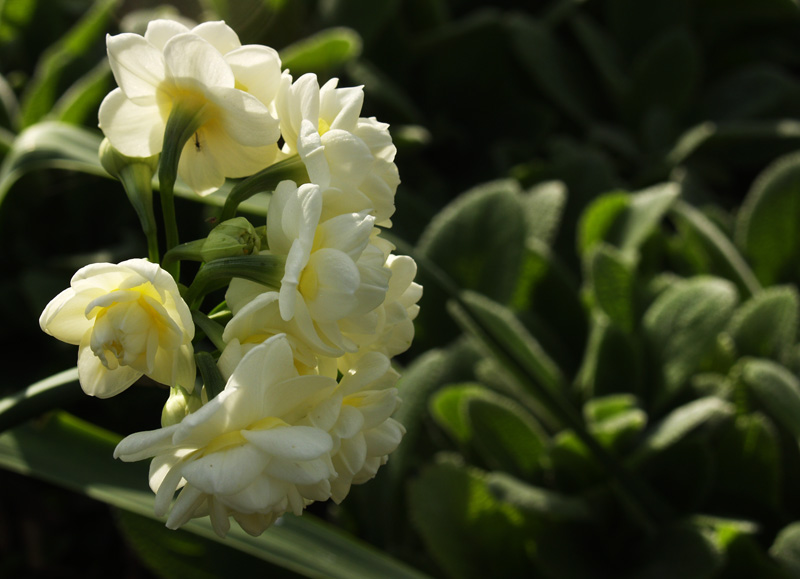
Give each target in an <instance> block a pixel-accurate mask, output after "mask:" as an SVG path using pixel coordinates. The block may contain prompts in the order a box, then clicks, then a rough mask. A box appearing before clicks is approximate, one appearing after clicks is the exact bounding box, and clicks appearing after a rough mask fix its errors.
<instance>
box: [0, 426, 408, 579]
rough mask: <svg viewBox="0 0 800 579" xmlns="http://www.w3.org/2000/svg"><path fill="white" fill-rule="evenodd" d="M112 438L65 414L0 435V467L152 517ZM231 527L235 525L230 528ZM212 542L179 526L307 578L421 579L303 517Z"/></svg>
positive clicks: (143, 469) (137, 469)
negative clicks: (254, 533) (261, 531)
mask: <svg viewBox="0 0 800 579" xmlns="http://www.w3.org/2000/svg"><path fill="white" fill-rule="evenodd" d="M118 440H119V437H118V436H117V435H115V434H113V433H111V432H108V431H106V430H103V429H101V428H99V427H97V426H94V425H92V424H89V423H87V422H84V421H82V420H81V419H79V418H76V417H74V416H72V415H70V414H67V413H65V412H59V413H56V414H54V415H53V416H51V417H49V418H48V419H46V420H45V421H44V423H43V424H26V425H23V426H20V427H18V428H16V429H14V430H12V431H9V432H7V433H5V434H3V435H2V436H0V466H2V467H4V468H7V469H10V470H13V471H16V472H19V473H22V474H26V475H30V476H35V477H37V478H41V479H44V480H46V481H49V482H51V483H54V484H57V485H60V486H63V487H66V488H68V489H71V490H74V491H76V492H80V493H84V494H86V495H88V496H90V497H92V498H94V499H97V500H99V501H102V502H104V503H108V504H109V505H113V506H115V507H119V508H122V509H126V510H129V511H132V512H134V513H137V514H140V515H145V516H148V517H154V515H153V493H152V492H151V491H150V490H149V489H148V488H147V464H146V463H135V464H122V463H119V462H117V461H115V460H114V459H113V458H112V453H113V450H114V446H115V445H116V443H117V442H118ZM234 527H235V526H234ZM234 527H232V528H231V531H230V533H229V534H228V537H227V538H226V539H220V538H219V537H217V535H216V533H214V530H213V529H212V527H211V524H210V522H209V520H208V519H196V520H193V521H191V522H190V523H188V524H187V525H185V526H184V528H185V529H187V530H189V531H191V532H193V533H197V534H199V535H202V536H204V537H208V538H210V539H214V540H217V541H220V542H221V543H223V544H225V545H228V546H230V547H232V548H234V549H238V550H240V551H243V552H245V553H249V554H250V555H253V556H255V557H259V558H261V559H264V560H265V561H269V562H271V563H274V564H277V565H281V566H283V567H286V568H287V569H291V570H293V571H295V572H297V573H302V574H304V575H306V576H308V577H341V578H342V579H345V578H351V577H375V578H378V577H380V578H384V577H398V578H399V577H403V578H408V577H420V578H422V577H424V575H423V574H421V573H419V572H417V571H415V570H414V569H412V568H410V567H408V566H406V565H405V564H403V563H401V562H399V561H396V560H394V559H392V558H390V557H388V556H386V555H384V554H382V553H381V552H379V551H377V550H375V549H373V548H371V547H369V546H368V545H366V544H364V543H361V542H359V541H358V540H357V539H355V538H354V537H351V536H349V535H348V534H346V533H344V532H342V531H339V530H337V529H335V528H334V527H332V526H330V525H328V524H326V523H323V522H322V521H319V520H315V519H314V517H313V516H311V515H308V514H306V515H304V516H303V517H294V516H286V517H284V518H283V519H281V520H280V521H279V523H278V524H276V525H275V526H274V527H272V528H271V529H268V530H267V531H266V532H265V533H264V534H262V535H261V536H260V537H251V536H250V535H247V534H246V533H245V532H244V531H242V530H240V529H239V528H238V527H236V528H234Z"/></svg>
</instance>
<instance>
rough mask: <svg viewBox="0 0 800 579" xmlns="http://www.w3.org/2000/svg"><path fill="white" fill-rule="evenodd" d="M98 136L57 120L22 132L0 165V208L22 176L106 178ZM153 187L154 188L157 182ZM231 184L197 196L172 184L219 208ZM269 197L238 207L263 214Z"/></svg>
mask: <svg viewBox="0 0 800 579" xmlns="http://www.w3.org/2000/svg"><path fill="white" fill-rule="evenodd" d="M101 140H102V139H101V137H100V136H99V135H98V134H97V133H96V132H95V131H89V130H87V129H84V128H82V127H78V126H75V125H69V124H66V123H61V122H57V121H45V122H41V123H36V124H35V125H33V126H31V127H29V128H27V129H25V130H24V131H23V132H21V133H20V134H19V135H18V136H17V138H16V139H15V140H14V143H13V146H12V148H11V150H10V151H9V152H8V154H7V155H6V157H5V158H4V159H3V163H2V165H0V206H1V205H2V203H3V200H4V199H5V196H6V195H7V194H8V192H9V190H10V189H11V188H12V186H13V185H14V183H16V182H17V181H18V180H19V179H20V178H21V177H22V176H23V175H25V174H27V173H30V172H32V171H40V170H42V169H61V170H67V171H79V172H81V173H88V174H90V175H98V176H101V177H105V178H110V176H109V175H108V173H106V171H105V169H103V167H102V165H101V164H100V159H99V157H98V153H97V152H98V149H99V148H100V142H101ZM153 186H154V187H155V188H156V189H158V180H157V179H154V184H153ZM232 188H233V183H232V182H231V181H228V182H227V183H226V184H225V185H223V187H222V188H221V189H220V190H219V191H215V192H214V193H212V194H210V195H206V196H205V197H200V196H199V195H197V194H196V193H194V192H193V191H192V190H191V189H189V188H188V187H187V186H186V184H184V183H183V182H182V181H178V182H177V183H176V185H175V194H176V195H178V196H180V197H183V198H186V199H189V200H191V201H194V202H198V203H206V204H209V205H215V206H217V207H222V206H223V205H224V204H225V199H226V198H227V196H228V192H229V191H230V190H231V189H232ZM268 206H269V195H266V194H257V195H254V196H253V197H251V198H250V199H248V200H247V201H245V202H243V203H242V204H241V205H240V206H239V208H240V209H241V210H242V211H245V212H248V213H253V214H255V215H266V211H267V207H268Z"/></svg>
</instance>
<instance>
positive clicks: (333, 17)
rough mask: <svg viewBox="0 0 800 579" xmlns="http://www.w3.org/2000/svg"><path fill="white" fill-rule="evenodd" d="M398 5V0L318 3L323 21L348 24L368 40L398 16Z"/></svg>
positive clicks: (330, 0)
mask: <svg viewBox="0 0 800 579" xmlns="http://www.w3.org/2000/svg"><path fill="white" fill-rule="evenodd" d="M400 6H401V2H400V1H399V0H387V1H384V2H371V1H370V0H356V1H353V0H329V1H327V2H324V3H322V4H320V7H319V12H320V15H321V16H322V18H323V20H324V21H325V22H328V23H330V24H335V25H338V26H348V27H350V28H352V29H354V30H356V31H358V33H359V34H360V35H361V36H362V37H364V39H365V40H367V41H369V40H371V39H373V38H375V36H376V35H378V34H380V32H381V31H382V30H385V28H386V25H387V23H389V22H391V21H393V20H395V19H396V18H398V14H397V13H398V11H399V8H400Z"/></svg>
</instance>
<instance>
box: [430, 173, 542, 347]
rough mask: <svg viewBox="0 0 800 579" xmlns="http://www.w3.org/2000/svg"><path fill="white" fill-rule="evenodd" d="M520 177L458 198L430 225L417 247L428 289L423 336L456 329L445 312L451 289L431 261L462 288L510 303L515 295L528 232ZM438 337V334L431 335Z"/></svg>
mask: <svg viewBox="0 0 800 579" xmlns="http://www.w3.org/2000/svg"><path fill="white" fill-rule="evenodd" d="M519 193H520V192H519V185H517V183H516V182H515V181H496V182H493V183H488V184H485V185H482V186H480V187H476V188H475V189H472V190H470V191H468V192H466V193H464V194H462V195H460V196H458V197H457V198H456V199H454V200H453V201H452V202H451V203H450V204H449V205H447V206H446V207H445V208H444V209H443V210H442V211H441V212H439V213H438V214H437V215H436V216H435V217H434V218H433V219H432V220H431V222H430V223H429V224H428V226H427V228H426V229H425V231H424V232H423V233H422V236H421V237H420V239H419V243H418V246H417V252H416V253H417V254H419V256H420V257H422V258H423V260H418V261H419V262H420V272H419V275H418V278H419V279H418V280H417V281H418V282H419V283H421V284H422V286H423V287H424V288H425V307H424V308H422V309H421V310H420V314H419V317H418V318H417V324H418V327H420V328H421V331H422V335H421V336H419V338H421V340H420V344H424V345H435V344H437V343H440V342H432V343H430V342H428V340H429V339H430V338H428V336H427V334H426V332H429V331H430V332H436V334H437V336H438V337H439V339H440V340H441V339H442V338H445V337H449V336H452V335H454V334H455V333H456V329H455V327H454V326H453V323H452V321H451V320H450V319H449V318H448V317H447V315H446V313H445V300H446V297H447V296H446V292H445V291H444V290H443V288H441V284H439V283H437V281H438V280H437V278H435V277H433V276H432V275H431V272H430V271H428V268H426V267H425V264H424V259H427V260H429V261H430V262H432V263H433V264H435V265H436V266H438V268H440V269H441V271H442V272H443V273H445V274H446V275H447V276H448V277H449V279H450V280H452V282H453V284H454V285H455V286H457V287H458V288H462V289H471V290H475V291H478V292H480V293H482V294H484V295H487V296H489V297H490V298H492V299H494V300H496V301H499V302H501V303H506V302H507V301H508V300H509V299H510V298H511V295H512V292H513V290H514V286H515V284H516V281H517V276H518V273H519V269H520V264H521V261H522V254H523V247H524V244H525V236H526V235H527V232H526V226H525V219H524V211H523V208H522V203H521V199H520V194H519ZM431 337H433V336H431Z"/></svg>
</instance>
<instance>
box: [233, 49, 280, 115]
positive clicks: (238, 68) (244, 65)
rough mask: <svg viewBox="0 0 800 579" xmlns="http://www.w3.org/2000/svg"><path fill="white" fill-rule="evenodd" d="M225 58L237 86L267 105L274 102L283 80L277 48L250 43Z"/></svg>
mask: <svg viewBox="0 0 800 579" xmlns="http://www.w3.org/2000/svg"><path fill="white" fill-rule="evenodd" d="M225 60H226V61H228V64H229V65H230V67H231V70H233V75H234V76H235V77H236V87H237V88H239V89H241V90H244V91H246V92H248V93H250V94H251V95H253V96H254V97H256V98H257V99H258V100H260V101H261V102H262V103H264V104H265V105H268V106H269V105H270V103H272V101H273V100H274V99H275V97H276V95H277V94H278V88H279V86H280V82H281V59H280V56H279V55H278V52H277V51H276V50H275V49H273V48H270V47H268V46H260V45H255V44H248V45H247V46H242V47H241V48H237V49H236V50H232V51H231V52H228V53H227V54H225Z"/></svg>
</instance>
